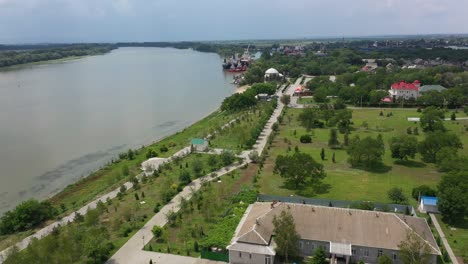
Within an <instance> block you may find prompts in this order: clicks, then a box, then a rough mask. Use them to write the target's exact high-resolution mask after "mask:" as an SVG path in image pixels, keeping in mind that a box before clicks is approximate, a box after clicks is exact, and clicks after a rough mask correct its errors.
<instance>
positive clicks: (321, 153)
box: [320, 148, 325, 160]
mask: <svg viewBox="0 0 468 264" xmlns="http://www.w3.org/2000/svg"><path fill="white" fill-rule="evenodd" d="M320 158H321V159H322V160H325V149H324V148H322V150H321V151H320Z"/></svg>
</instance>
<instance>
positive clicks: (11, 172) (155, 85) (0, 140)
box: [0, 48, 235, 215]
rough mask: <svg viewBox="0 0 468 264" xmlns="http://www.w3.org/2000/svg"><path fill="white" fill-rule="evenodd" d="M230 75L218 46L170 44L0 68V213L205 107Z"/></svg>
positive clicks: (214, 103) (216, 100) (182, 123)
mask: <svg viewBox="0 0 468 264" xmlns="http://www.w3.org/2000/svg"><path fill="white" fill-rule="evenodd" d="M231 81H232V76H230V75H228V74H226V73H223V71H222V67H221V58H220V57H219V56H218V55H217V54H213V53H200V52H196V51H192V50H177V49H172V48H120V49H117V50H114V51H112V52H111V53H109V54H106V55H101V56H92V57H86V58H84V59H79V60H73V61H67V62H64V63H53V64H43V65H36V66H27V67H22V68H20V69H15V70H8V71H0V215H1V214H2V213H4V212H5V211H6V210H9V209H11V208H13V207H14V206H15V205H17V204H18V203H20V202H21V201H23V200H25V199H28V198H31V197H35V198H38V199H43V198H46V197H48V196H50V195H52V194H53V193H56V192H58V191H60V190H61V189H63V188H64V187H65V186H67V185H68V184H70V183H72V182H74V181H76V180H78V179H79V178H80V177H81V176H83V175H88V174H89V173H90V172H92V171H94V170H96V169H98V168H99V167H100V166H102V165H103V164H104V163H105V162H107V161H109V160H110V159H111V158H112V157H114V156H116V155H117V154H118V153H120V152H122V151H125V150H127V149H128V148H134V147H138V146H141V145H142V144H148V143H150V142H152V141H154V140H157V139H160V138H162V137H164V136H167V135H169V134H172V133H174V132H176V131H178V130H180V129H182V128H184V127H186V126H187V125H189V124H191V123H193V122H195V121H197V120H199V119H200V118H202V117H204V116H206V115H208V114H209V113H210V112H212V111H214V110H215V109H216V108H217V107H219V105H220V103H221V101H222V99H223V98H224V97H226V96H228V95H230V94H232V93H233V91H234V89H235V87H234V86H233V85H232V84H230V82H231Z"/></svg>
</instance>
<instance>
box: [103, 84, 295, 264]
mask: <svg viewBox="0 0 468 264" xmlns="http://www.w3.org/2000/svg"><path fill="white" fill-rule="evenodd" d="M299 83H300V82H299ZM282 89H284V86H282V87H280V89H279V91H278V92H277V95H278V96H279V97H281V95H282V92H281V91H282ZM289 89H291V86H290V87H288V90H287V91H286V92H288V91H289ZM278 101H279V100H278ZM283 107H284V105H283V103H281V102H280V101H279V102H278V106H277V107H276V109H275V111H274V112H273V114H272V115H271V117H270V119H269V120H268V122H267V124H266V125H265V127H264V129H263V131H262V133H261V135H263V136H260V137H259V138H258V139H257V142H256V144H255V145H254V148H253V150H255V151H257V152H258V153H259V155H261V153H262V152H263V149H264V148H265V146H266V144H267V141H268V137H269V136H270V134H271V133H272V131H273V130H272V126H273V124H274V123H275V122H276V121H277V119H278V116H279V115H280V114H281V112H282V110H283ZM248 153H249V151H244V152H243V153H242V154H241V155H242V156H243V157H244V158H245V159H244V162H242V163H241V164H239V165H236V166H228V167H225V168H222V169H220V170H218V171H216V172H215V173H216V175H215V177H212V176H211V175H212V174H210V175H207V176H204V177H203V178H199V179H197V180H195V181H193V182H192V183H191V184H190V185H188V186H186V187H185V188H184V189H183V190H182V192H180V193H179V194H177V195H176V196H175V197H174V198H173V199H172V200H171V201H170V202H169V203H168V204H167V205H165V206H164V207H163V208H162V209H161V211H160V212H158V213H157V214H155V215H154V216H153V217H152V218H151V219H150V220H149V221H148V222H147V223H146V224H145V225H144V226H143V227H142V228H141V229H140V230H139V231H138V232H137V233H136V234H135V235H134V236H133V237H131V238H130V240H128V241H127V243H125V244H124V245H123V246H122V247H121V248H120V249H119V250H118V251H117V252H116V253H115V254H114V255H113V256H112V257H111V258H110V259H109V260H108V261H107V264H126V263H132V264H146V263H149V260H150V259H152V260H153V263H154V261H157V262H156V263H168V264H176V263H188V264H191V263H194V264H198V263H214V262H212V261H204V260H200V259H197V258H190V257H185V256H178V255H172V254H161V253H156V252H147V251H144V250H143V248H144V245H145V244H146V243H148V242H149V241H150V240H151V239H152V238H153V233H152V232H151V229H152V228H153V226H155V225H159V226H164V225H165V224H166V223H167V219H166V214H167V213H168V212H169V211H174V212H177V211H178V210H179V209H180V207H179V205H180V199H181V198H185V199H190V198H191V196H192V194H193V192H194V191H196V190H198V189H200V187H201V185H202V182H203V181H208V180H214V179H217V178H219V177H221V176H222V175H225V174H227V173H229V172H232V171H234V170H236V169H238V168H240V167H242V166H244V165H246V164H248V163H249V162H250V160H249V159H248Z"/></svg>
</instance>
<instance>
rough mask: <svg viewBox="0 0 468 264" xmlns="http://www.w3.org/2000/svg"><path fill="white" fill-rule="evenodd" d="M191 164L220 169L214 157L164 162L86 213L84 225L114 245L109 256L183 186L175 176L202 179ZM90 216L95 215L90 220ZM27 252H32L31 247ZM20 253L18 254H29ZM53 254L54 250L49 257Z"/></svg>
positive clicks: (65, 230)
mask: <svg viewBox="0 0 468 264" xmlns="http://www.w3.org/2000/svg"><path fill="white" fill-rule="evenodd" d="M213 157H215V158H216V162H215V163H210V162H209V160H210V159H212V158H213ZM195 163H201V164H202V169H203V171H204V173H205V174H209V173H210V172H212V171H215V170H217V169H219V168H221V167H222V166H223V165H222V163H221V160H220V158H219V156H218V155H209V154H190V155H189V156H187V157H185V158H183V159H181V160H178V161H173V162H171V163H168V164H167V165H165V166H163V169H162V171H161V172H160V174H159V175H158V176H151V177H148V178H145V180H144V181H143V180H142V181H141V182H140V183H139V184H138V187H136V188H132V189H130V190H126V191H125V192H124V195H122V196H121V197H119V198H116V199H113V200H109V201H107V202H106V203H104V204H103V205H102V207H100V206H98V209H96V210H93V213H90V212H88V214H86V216H85V221H84V222H85V225H86V226H89V227H99V228H102V229H104V230H103V231H102V232H103V234H104V233H105V234H109V237H108V239H109V241H112V243H113V245H114V249H113V251H112V252H111V254H112V253H114V252H115V251H117V250H118V249H119V248H120V247H121V246H122V245H123V244H124V243H125V242H126V241H127V240H128V239H129V238H130V237H131V236H132V235H133V234H134V233H135V232H137V231H138V230H139V229H140V228H141V227H142V226H143V225H144V223H146V222H147V221H148V219H149V218H150V217H151V216H152V215H154V213H155V208H156V207H158V208H160V207H161V206H163V205H164V204H166V203H167V202H169V201H170V200H171V199H172V197H173V196H174V195H176V194H177V193H178V192H179V191H180V188H181V187H183V186H179V184H180V180H179V175H180V174H181V172H182V171H183V170H185V171H188V172H190V174H191V178H192V179H194V178H197V177H199V176H202V174H201V173H200V174H199V175H196V173H195V171H194V169H193V168H194V166H193V164H195ZM205 174H203V175H205ZM90 215H91V216H90ZM92 215H95V216H94V217H92ZM88 219H92V220H88ZM90 221H92V222H90ZM78 225H82V223H80V222H79V221H78V222H77V223H72V224H69V225H66V226H63V227H62V228H61V230H60V232H59V233H63V234H67V233H69V231H70V230H72V229H73V228H76V227H77V226H78ZM85 230H87V229H85ZM51 236H52V235H51ZM76 240H77V241H75V240H74V241H72V242H71V243H73V244H74V246H80V247H82V246H83V244H79V243H84V242H82V241H80V242H78V241H79V238H77V239H76ZM47 241H48V240H47V239H44V240H40V241H38V242H37V244H34V245H33V247H37V248H39V247H45V246H46V244H45V243H49V242H50V240H49V242H47ZM30 247H31V246H30ZM65 247H66V246H65ZM56 250H69V248H58V249H56ZM31 251H34V248H32V249H31ZM52 251H53V250H52ZM23 252H25V253H23ZM23 252H21V254H30V253H31V252H26V251H23ZM55 253H56V252H55V251H54V252H53V254H55ZM67 253H72V252H67ZM83 257H85V256H83Z"/></svg>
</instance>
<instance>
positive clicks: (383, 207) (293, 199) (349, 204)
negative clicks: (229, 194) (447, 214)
mask: <svg viewBox="0 0 468 264" xmlns="http://www.w3.org/2000/svg"><path fill="white" fill-rule="evenodd" d="M257 201H259V202H272V201H279V202H285V203H301V204H312V205H319V206H330V207H339V208H354V207H356V205H363V204H369V205H372V207H373V210H374V211H382V212H395V213H402V214H405V213H407V211H409V213H410V214H411V215H415V214H416V212H415V210H414V208H413V207H412V206H411V205H406V204H384V203H375V202H371V201H343V200H332V199H313V198H305V197H300V196H289V197H285V196H276V195H265V194H259V195H258V196H257Z"/></svg>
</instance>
